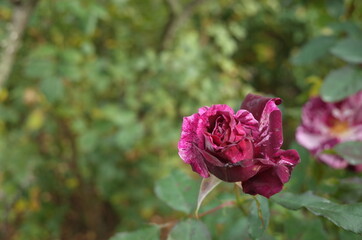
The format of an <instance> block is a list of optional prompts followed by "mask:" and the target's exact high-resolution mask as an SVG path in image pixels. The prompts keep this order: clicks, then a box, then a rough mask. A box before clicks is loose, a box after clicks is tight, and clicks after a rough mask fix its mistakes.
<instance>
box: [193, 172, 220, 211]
mask: <svg viewBox="0 0 362 240" xmlns="http://www.w3.org/2000/svg"><path fill="white" fill-rule="evenodd" d="M220 182H221V180H220V179H218V178H217V177H215V176H214V175H212V174H211V175H210V177H208V178H203V179H202V181H201V185H200V191H199V197H198V199H197V207H196V212H195V214H196V216H197V215H198V212H199V209H200V206H201V203H202V202H203V201H204V199H205V198H206V196H207V195H208V194H209V193H210V192H211V191H212V190H213V189H214V188H215V187H216V186H217V185H219V183H220Z"/></svg>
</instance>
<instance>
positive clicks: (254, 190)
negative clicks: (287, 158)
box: [242, 167, 283, 198]
mask: <svg viewBox="0 0 362 240" xmlns="http://www.w3.org/2000/svg"><path fill="white" fill-rule="evenodd" d="M277 169H278V168H275V167H270V168H269V169H267V170H265V171H263V172H261V173H258V174H257V175H255V176H254V177H252V178H250V179H248V180H247V181H244V182H242V186H243V191H244V192H245V193H247V194H251V195H256V194H260V195H262V196H264V197H266V198H269V197H271V196H272V195H274V194H276V193H278V192H280V191H281V190H282V189H283V182H282V181H281V179H280V176H279V174H280V173H278V171H277Z"/></svg>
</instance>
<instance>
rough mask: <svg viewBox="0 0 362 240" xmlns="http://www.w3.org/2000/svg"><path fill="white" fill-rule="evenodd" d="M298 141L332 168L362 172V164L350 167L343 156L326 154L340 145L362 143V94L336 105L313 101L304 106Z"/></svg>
mask: <svg viewBox="0 0 362 240" xmlns="http://www.w3.org/2000/svg"><path fill="white" fill-rule="evenodd" d="M296 138H297V141H298V142H299V143H300V144H301V145H302V146H303V147H305V148H307V149H308V150H309V151H310V152H311V153H312V154H313V155H314V156H315V157H316V158H317V159H318V160H319V161H321V162H323V163H325V164H327V165H329V166H331V167H333V168H346V167H348V168H352V169H354V170H356V171H362V165H357V166H350V165H349V164H348V162H347V161H346V160H345V159H343V158H342V157H340V156H338V155H333V154H327V153H325V150H327V149H331V148H333V147H334V146H335V145H336V144H338V143H341V142H346V141H362V91H361V92H358V93H357V94H355V95H352V96H350V97H348V98H346V99H344V100H342V101H340V102H336V103H328V102H324V101H323V100H322V99H321V98H320V97H315V98H312V99H310V100H309V101H308V102H307V103H306V104H305V106H304V107H303V113H302V124H301V125H300V126H299V127H298V129H297V133H296Z"/></svg>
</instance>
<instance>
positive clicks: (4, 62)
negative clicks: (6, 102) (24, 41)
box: [0, 0, 38, 89]
mask: <svg viewBox="0 0 362 240" xmlns="http://www.w3.org/2000/svg"><path fill="white" fill-rule="evenodd" d="M37 2H38V0H23V1H20V0H12V3H13V5H14V12H13V18H12V21H11V22H10V23H9V27H8V29H9V30H8V34H7V38H5V39H4V42H3V44H2V45H3V52H2V56H1V60H0V89H1V88H2V86H3V84H4V83H5V81H6V80H7V78H8V77H9V75H10V73H11V70H12V67H13V64H14V61H15V56H16V53H17V51H18V49H19V46H20V43H21V37H22V35H23V33H24V30H25V27H26V24H27V22H28V19H29V16H30V14H31V12H32V10H33V9H34V7H35V6H36V3H37Z"/></svg>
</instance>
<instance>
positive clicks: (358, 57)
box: [331, 38, 362, 64]
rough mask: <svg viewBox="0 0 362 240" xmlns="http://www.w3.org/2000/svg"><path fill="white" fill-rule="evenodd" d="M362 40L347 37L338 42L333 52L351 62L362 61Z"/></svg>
mask: <svg viewBox="0 0 362 240" xmlns="http://www.w3.org/2000/svg"><path fill="white" fill-rule="evenodd" d="M361 46H362V40H361V39H356V38H347V39H343V40H342V41H340V42H338V43H337V44H336V45H335V46H334V47H333V48H332V49H331V53H332V54H334V55H336V56H337V57H340V58H342V59H343V60H345V61H347V62H350V63H357V64H358V63H362V47H361Z"/></svg>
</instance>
